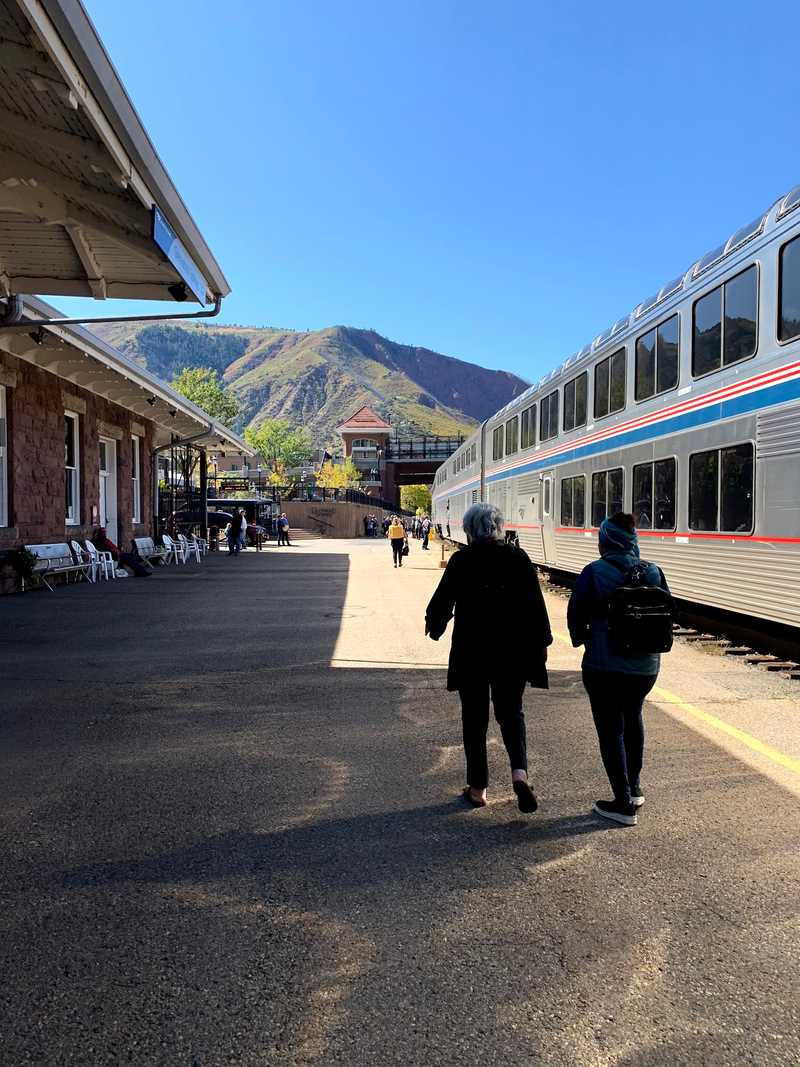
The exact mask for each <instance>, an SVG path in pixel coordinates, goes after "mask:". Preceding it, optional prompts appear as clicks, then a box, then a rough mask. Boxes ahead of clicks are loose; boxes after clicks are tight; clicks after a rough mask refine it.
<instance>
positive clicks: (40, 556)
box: [22, 542, 92, 593]
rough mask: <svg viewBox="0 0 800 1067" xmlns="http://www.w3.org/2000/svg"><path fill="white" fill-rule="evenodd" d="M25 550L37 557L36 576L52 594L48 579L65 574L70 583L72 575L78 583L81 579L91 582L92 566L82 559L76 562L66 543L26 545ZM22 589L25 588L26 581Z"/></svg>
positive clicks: (34, 566) (34, 567)
mask: <svg viewBox="0 0 800 1067" xmlns="http://www.w3.org/2000/svg"><path fill="white" fill-rule="evenodd" d="M25 549H26V551H27V552H30V553H31V555H32V556H35V557H36V562H35V563H34V565H33V573H34V576H36V577H38V578H41V580H42V581H43V582H44V584H45V585H46V586H47V588H48V589H49V590H50V592H51V593H52V592H53V587H52V585H51V584H50V582H49V581H48V579H49V578H50V577H55V575H57V574H65V575H66V576H67V581H69V576H70V574H74V575H75V580H76V581H79V580H80V579H81V578H83V579H84V580H86V581H89V572H90V571H91V569H92V564H91V563H90V562H88V561H86V560H84V559H82V558H81V559H77V560H76V559H75V556H74V555H73V554H72V551H71V550H70V547H69V545H68V544H66V542H65V543H63V544H54V545H25ZM22 588H23V589H24V588H25V582H24V580H23V583H22Z"/></svg>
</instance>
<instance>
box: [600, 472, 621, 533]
mask: <svg viewBox="0 0 800 1067" xmlns="http://www.w3.org/2000/svg"><path fill="white" fill-rule="evenodd" d="M624 489H625V476H624V473H623V470H622V467H615V468H614V469H613V470H610V471H598V472H597V473H596V474H593V475H592V526H599V525H600V523H601V522H602V521H603V519H607V518H608V517H609V516H610V515H616V513H617V512H618V511H622V500H623V495H624Z"/></svg>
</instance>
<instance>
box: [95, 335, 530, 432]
mask: <svg viewBox="0 0 800 1067" xmlns="http://www.w3.org/2000/svg"><path fill="white" fill-rule="evenodd" d="M95 329H96V333H97V334H98V335H99V336H100V337H102V338H103V339H104V340H105V341H107V342H108V343H109V344H112V345H114V347H115V348H118V349H120V350H121V351H122V352H124V353H125V354H126V355H128V356H131V357H132V358H134V359H135V360H137V361H138V362H139V363H142V364H143V365H144V366H146V367H147V368H148V369H149V370H151V371H152V372H153V373H154V374H157V375H159V377H161V378H165V379H166V380H167V381H169V380H171V379H172V378H174V377H175V376H176V375H177V374H179V373H180V371H181V370H182V369H183V368H184V367H213V368H214V369H215V370H217V371H219V373H220V375H221V377H222V379H223V381H224V383H225V385H226V386H227V387H228V388H229V389H230V390H231V392H232V393H234V394H235V396H236V397H237V398H238V400H239V402H240V404H241V408H242V414H241V417H240V419H239V424H238V426H237V427H236V428H237V429H239V430H242V429H244V428H245V427H246V426H256V425H258V423H259V422H261V421H262V420H263V419H265V418H276V417H281V418H288V419H291V420H292V421H293V422H295V423H300V424H302V425H304V426H306V427H307V428H308V429H309V430H310V432H311V434H312V436H313V438H314V441H315V443H316V444H318V445H324V444H329V443H332V442H334V441H335V438H336V433H335V429H336V426H338V425H339V424H340V423H341V422H343V421H344V420H345V419H346V418H347V417H348V416H349V415H350V414H351V413H352V412H353V411H355V410H356V409H357V408H359V407H360V406H361V405H362V404H369V406H370V407H372V408H373V409H374V410H375V411H377V412H378V414H380V415H381V416H382V417H383V418H384V419H386V421H387V422H389V423H391V425H392V426H394V427H395V428H396V429H398V430H399V431H400V432H401V433H406V432H417V433H430V434H458V433H462V432H464V431H467V432H468V431H469V430H470V429H471V428H472V427H473V426H475V425H476V423H478V422H479V421H481V420H482V419H485V418H487V417H488V416H489V415H491V414H492V412H494V411H497V409H498V408H500V407H502V406H503V405H504V404H506V403H508V401H509V400H511V399H512V398H513V397H515V396H517V395H519V393H521V392H522V391H523V390H524V389H526V388H527V383H526V382H524V381H523V380H522V379H521V378H518V377H517V376H516V375H514V374H509V373H508V372H507V371H497V370H487V369H486V368H484V367H478V366H476V365H475V364H473V363H466V362H465V361H464V360H460V359H455V358H453V357H452V356H443V355H441V354H440V353H439V352H432V351H431V350H430V349H427V348H417V347H415V346H412V345H401V344H397V343H396V342H394V341H390V340H388V339H387V338H386V337H382V336H381V335H380V334H379V333H376V332H375V331H374V330H357V329H353V328H351V327H348V326H331V327H329V328H328V329H325V330H314V331H309V332H301V331H297V330H279V329H272V328H270V327H265V328H255V327H252V328H251V327H242V326H206V325H199V324H195V323H192V324H177V323H105V324H100V325H98V326H96V328H95Z"/></svg>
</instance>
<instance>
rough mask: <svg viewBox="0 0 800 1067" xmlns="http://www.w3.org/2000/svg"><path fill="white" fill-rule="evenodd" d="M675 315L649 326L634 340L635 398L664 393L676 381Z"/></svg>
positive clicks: (676, 328) (676, 330) (676, 323)
mask: <svg viewBox="0 0 800 1067" xmlns="http://www.w3.org/2000/svg"><path fill="white" fill-rule="evenodd" d="M678 345H679V329H678V316H677V315H673V316H672V317H671V318H669V319H667V321H666V322H662V323H661V325H660V326H657V327H656V328H655V329H652V330H649V331H648V332H647V333H646V334H644V335H643V336H642V337H639V338H637V341H636V384H635V389H634V393H635V396H636V399H637V400H647V399H648V397H651V396H655V395H656V394H657V393H666V392H667V391H668V390H669V389H674V388H675V386H676V385H677V384H678Z"/></svg>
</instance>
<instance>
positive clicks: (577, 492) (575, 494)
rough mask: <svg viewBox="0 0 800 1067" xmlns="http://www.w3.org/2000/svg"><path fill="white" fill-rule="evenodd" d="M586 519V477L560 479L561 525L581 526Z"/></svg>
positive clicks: (580, 475)
mask: <svg viewBox="0 0 800 1067" xmlns="http://www.w3.org/2000/svg"><path fill="white" fill-rule="evenodd" d="M585 519H586V479H585V478H584V476H583V475H582V474H579V475H578V476H577V478H562V479H561V525H562V526H572V527H574V526H583V525H584V523H585Z"/></svg>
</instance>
